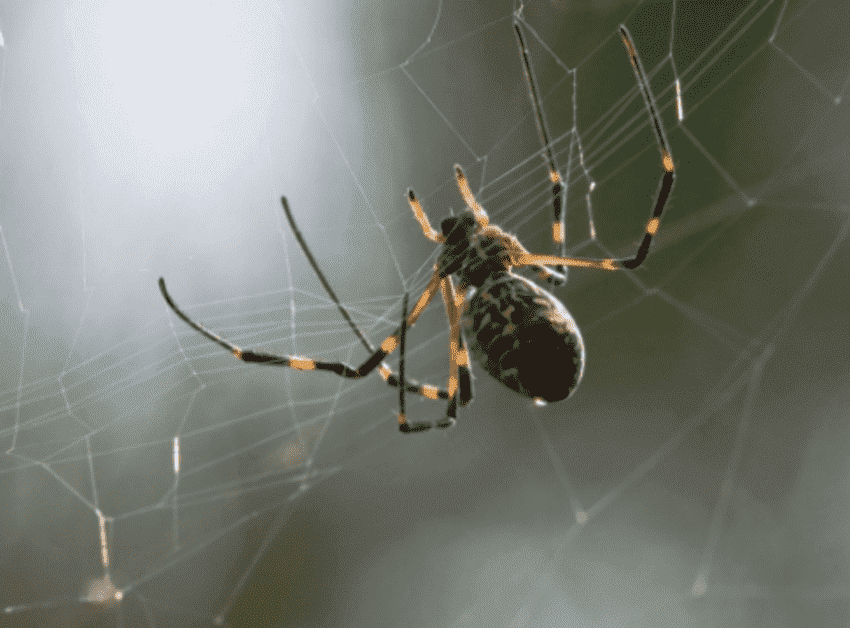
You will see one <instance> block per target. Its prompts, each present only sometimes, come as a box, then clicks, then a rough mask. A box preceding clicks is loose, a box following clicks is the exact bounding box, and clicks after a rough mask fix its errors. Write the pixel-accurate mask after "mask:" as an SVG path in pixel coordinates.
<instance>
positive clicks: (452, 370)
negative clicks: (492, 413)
mask: <svg viewBox="0 0 850 628" xmlns="http://www.w3.org/2000/svg"><path fill="white" fill-rule="evenodd" d="M440 288H441V292H442V294H443V301H444V303H445V306H446V315H447V316H448V318H449V326H450V332H449V383H448V397H449V406H448V408H447V409H446V417H445V419H444V420H442V421H440V422H438V423H437V424H436V425H435V426H434V425H432V424H431V423H430V422H417V423H410V422H408V421H407V416H406V415H405V412H404V397H403V396H402V395H401V394H400V395H399V406H400V411H399V415H398V429H399V431H401V432H404V433H405V434H409V433H413V432H424V431H425V430H428V429H430V428H431V427H437V428H441V429H445V428H447V427H451V426H453V425H454V424H455V423H456V422H457V404H458V395H459V396H460V405H462V406H465V405H467V404H468V403H469V402H470V401H472V376H471V373H470V370H469V353H468V352H467V350H466V345H465V343H464V341H463V335H462V334H461V331H460V316H461V313H462V308H463V306H464V304H465V300H464V299H463V297H460V298H458V296H457V294H456V292H455V289H454V284H453V283H452V277H451V275H447V276H446V277H443V279H442V280H441V285H440ZM404 312H405V313H406V312H407V304H406V302H405V306H404ZM405 315H406V314H405ZM406 334H407V319H406V318H405V319H403V321H402V325H401V334H400V338H399V350H400V351H401V359H400V361H399V378H400V379H401V380H402V382H404V366H403V365H404V349H405V336H406Z"/></svg>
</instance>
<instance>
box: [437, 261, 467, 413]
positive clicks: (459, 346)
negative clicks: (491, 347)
mask: <svg viewBox="0 0 850 628" xmlns="http://www.w3.org/2000/svg"><path fill="white" fill-rule="evenodd" d="M442 290H443V301H444V302H445V305H446V314H447V315H448V317H449V325H450V326H451V327H450V330H449V360H450V365H449V386H448V388H449V394H450V395H451V394H452V393H453V392H454V391H455V390H458V391H459V393H460V399H459V400H460V405H462V406H465V405H467V404H468V403H469V402H470V401H472V375H471V372H470V364H469V352H468V351H467V350H466V343H465V342H464V340H463V334H462V333H461V330H460V321H461V317H462V316H463V311H464V309H466V297H464V296H463V295H459V294H458V293H457V291H456V290H455V286H454V280H453V279H452V276H451V275H448V276H446V277H445V278H443V285H442Z"/></svg>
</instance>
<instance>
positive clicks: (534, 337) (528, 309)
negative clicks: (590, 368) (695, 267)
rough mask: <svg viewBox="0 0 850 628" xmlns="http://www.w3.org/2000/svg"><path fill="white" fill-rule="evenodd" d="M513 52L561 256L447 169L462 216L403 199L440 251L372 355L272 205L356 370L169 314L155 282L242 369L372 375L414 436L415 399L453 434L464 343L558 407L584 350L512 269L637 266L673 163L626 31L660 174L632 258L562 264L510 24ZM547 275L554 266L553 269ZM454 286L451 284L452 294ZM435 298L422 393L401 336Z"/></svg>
mask: <svg viewBox="0 0 850 628" xmlns="http://www.w3.org/2000/svg"><path fill="white" fill-rule="evenodd" d="M514 27H515V30H516V34H517V41H518V43H519V48H520V53H521V56H522V59H523V63H524V67H525V74H526V78H527V81H528V89H529V95H530V98H531V101H532V104H533V108H534V112H535V116H536V119H537V125H538V130H539V131H540V135H541V139H542V142H543V145H544V149H545V157H546V160H547V164H548V165H549V170H550V179H551V180H552V182H553V189H552V192H553V198H554V201H553V202H554V208H555V220H554V222H553V241H554V242H555V244H556V245H557V244H560V245H561V247H562V251H561V253H562V254H561V255H535V254H533V253H530V252H528V251H527V250H526V249H525V247H524V246H523V245H522V244H521V243H520V241H519V240H518V239H517V238H516V237H515V236H513V235H511V234H509V233H507V232H505V231H504V230H502V229H501V228H500V227H497V226H496V225H491V224H490V222H489V217H488V216H487V212H486V211H484V208H483V207H481V205H479V204H478V201H476V199H475V196H474V195H473V194H472V191H471V190H470V187H469V183H468V182H467V179H466V176H465V175H464V173H463V170H462V169H461V167H460V166H458V165H456V166H455V177H456V179H457V185H458V189H459V190H460V193H461V196H462V197H463V200H464V202H465V203H466V207H465V208H464V209H463V211H461V212H460V214H459V215H458V216H452V217H449V218H446V219H444V220H443V221H442V223H441V225H440V227H441V229H440V231H439V232H438V231H436V230H435V229H434V228H433V227H431V224H430V222H429V221H428V218H427V217H426V216H425V212H424V211H423V210H422V206H421V204H420V203H419V201H418V200H417V198H416V195H415V194H414V193H413V191H412V190H408V191H407V202H408V204H409V205H410V208H411V210H412V211H413V215H414V216H415V217H416V220H417V221H418V222H419V226H420V227H421V228H422V233H423V235H424V236H425V237H426V238H428V239H429V240H431V241H432V242H435V243H437V244H440V245H442V250H441V251H440V255H439V257H438V258H437V262H436V264H435V265H434V272H433V274H432V275H431V279H430V281H429V282H428V286H427V287H426V288H425V291H424V292H423V293H422V295H421V296H420V297H419V300H418V301H417V302H416V304H415V305H414V307H413V310H412V311H410V312H409V313H408V311H407V295H405V297H404V305H403V315H402V323H401V325H400V326H399V327H398V329H396V330H395V331H394V332H393V333H392V334H391V335H389V336H387V338H385V339H384V341H383V342H382V343H381V345H380V347H379V348H378V349H377V350H376V349H374V348H373V347H372V345H371V344H370V343H369V341H368V340H367V339H366V337H365V336H364V335H363V334H362V332H361V331H360V330H359V329H358V328H357V326H356V325H355V324H354V322H353V320H352V319H351V316H350V315H349V313H348V311H347V310H346V309H345V307H344V306H343V305H342V302H341V301H340V300H339V298H338V297H337V296H336V294H335V293H334V291H333V289H332V288H331V286H330V284H329V283H328V281H327V279H326V278H325V276H324V274H323V273H322V271H321V270H320V269H319V266H318V264H317V263H316V260H315V259H314V257H313V255H312V254H311V253H310V249H309V248H308V247H307V244H306V242H305V241H304V237H303V236H302V234H301V231H300V230H299V229H298V227H297V225H296V224H295V220H294V218H293V216H292V212H291V211H290V209H289V204H288V203H287V200H286V197H283V198H282V199H281V201H282V203H283V209H284V212H285V213H286V217H287V219H288V220H289V224H290V227H291V228H292V232H293V233H294V234H295V237H296V239H297V240H298V243H299V244H300V245H301V248H302V249H303V251H304V254H305V255H306V257H307V259H308V261H309V262H310V265H311V266H312V267H313V270H314V271H315V273H316V275H317V276H318V278H319V280H320V281H321V282H322V285H323V286H324V287H325V290H327V292H328V294H329V295H330V297H331V299H333V301H334V303H335V304H336V306H337V308H338V309H339V311H340V313H341V314H342V316H343V318H344V319H345V320H346V321H347V322H348V324H349V326H350V327H351V329H352V330H353V331H354V333H355V334H356V335H357V337H358V338H359V340H360V342H361V343H362V344H363V346H364V347H365V348H366V350H367V351H369V352H370V353H371V355H370V356H369V357H368V358H367V359H366V361H364V362H363V363H362V364H361V365H360V366H358V367H352V366H349V365H347V364H344V363H342V362H323V361H320V360H314V359H311V358H304V357H298V356H283V355H275V354H270V353H262V352H258V351H250V350H243V349H241V348H240V347H237V346H236V345H234V344H232V343H230V342H228V341H227V340H224V339H223V338H221V337H220V336H218V335H216V334H214V333H213V332H211V331H209V330H207V329H206V328H204V327H203V326H201V325H199V324H198V323H196V322H194V321H193V320H191V319H190V318H189V317H188V316H186V314H184V313H183V312H182V311H181V310H180V309H179V308H178V307H177V305H175V303H174V301H173V300H172V299H171V296H170V295H169V294H168V292H167V290H166V288H165V281H164V280H163V279H162V278H160V279H159V287H160V290H161V291H162V295H163V297H164V298H165V301H166V302H167V303H168V305H169V306H170V307H171V309H172V310H174V312H175V313H176V314H177V315H178V316H179V317H180V318H181V319H183V320H184V321H185V322H186V323H187V324H189V325H190V326H191V327H193V328H194V329H196V330H197V331H199V332H200V333H202V334H203V335H204V336H206V337H207V338H209V339H210V340H212V341H213V342H216V343H218V344H219V345H221V346H222V347H224V348H225V349H227V350H228V351H230V352H231V353H233V355H234V356H235V357H237V358H238V359H240V360H243V361H245V362H256V363H258V364H270V365H273V366H286V367H289V368H293V369H296V370H299V371H330V372H332V373H336V374H337V375H340V376H342V377H347V378H360V377H365V376H366V375H368V374H369V373H371V372H372V371H373V370H375V369H376V368H377V369H378V373H379V374H380V375H381V377H382V378H383V379H384V381H386V382H387V383H388V384H389V385H390V386H393V387H395V388H398V389H399V397H400V399H399V405H400V408H399V415H398V423H399V429H400V430H401V431H402V432H405V433H409V432H419V431H424V430H427V429H429V428H431V427H433V426H434V425H432V424H431V423H429V422H419V423H411V422H408V420H407V418H406V416H405V412H404V394H405V392H409V393H414V394H419V395H422V396H423V397H426V398H428V399H446V400H448V409H447V411H446V417H445V419H444V420H441V421H440V422H438V423H436V424H435V425H436V427H438V428H445V427H449V426H451V425H453V424H454V423H455V419H456V417H457V406H458V403H460V405H462V406H464V405H466V404H468V403H469V402H470V401H472V378H471V374H470V364H469V353H468V352H467V349H466V341H465V338H469V339H470V341H471V342H470V347H469V348H470V352H471V353H472V355H473V357H474V358H475V360H476V361H477V362H478V363H479V364H480V365H481V366H482V367H483V368H484V370H485V371H487V373H489V374H490V375H491V376H492V377H494V378H495V379H497V380H498V381H500V382H501V383H502V384H504V385H505V386H507V387H508V388H510V389H511V390H514V391H516V392H518V393H520V394H521V395H524V396H526V397H529V398H531V399H534V400H535V401H537V402H538V403H543V402H554V401H562V400H564V399H566V398H567V397H569V396H570V394H571V393H572V392H573V391H574V390H575V389H576V386H578V383H579V381H580V380H581V377H582V374H583V372H584V343H583V341H582V338H581V334H580V332H579V329H578V326H577V325H576V323H575V320H574V319H573V317H572V316H571V315H570V313H569V311H567V309H566V307H564V305H563V304H562V303H561V302H560V301H559V300H558V299H556V298H555V297H554V296H553V295H552V294H550V293H549V292H547V291H546V290H544V289H542V288H540V287H539V286H538V285H536V284H535V283H533V282H532V281H530V280H528V279H526V278H524V277H521V276H519V275H516V274H514V272H513V269H515V268H521V267H524V266H530V267H532V268H534V269H536V270H537V271H538V272H539V273H540V274H541V276H542V277H543V278H544V279H547V280H549V281H551V282H553V283H557V282H558V281H559V280H560V279H561V278H562V276H563V275H562V272H561V271H562V269H563V267H564V266H579V267H585V268H599V269H603V270H612V271H613V270H619V269H622V268H636V267H637V266H639V265H640V264H641V263H642V262H643V260H644V259H645V258H646V255H647V252H648V251H649V245H650V242H651V241H652V236H653V235H654V234H655V233H656V231H657V230H658V226H659V223H660V220H661V214H662V212H663V211H664V205H665V203H666V201H667V198H668V197H669V195H670V192H671V190H672V189H673V183H674V180H675V173H674V168H673V158H672V156H671V154H670V150H669V148H668V146H667V140H666V137H665V133H664V129H663V127H662V126H661V121H660V119H659V117H658V114H657V113H656V105H655V99H654V98H653V96H652V92H651V91H650V87H649V82H648V80H647V78H646V74H645V72H644V70H643V65H642V64H641V61H640V58H639V57H638V54H637V52H636V50H635V47H634V44H633V43H632V40H631V36H630V35H629V32H628V31H627V30H626V27H625V26H622V25H621V26H620V35H621V37H622V40H623V44H624V45H625V47H626V50H627V52H628V54H629V60H630V61H631V64H632V68H633V69H634V73H635V77H636V79H637V84H638V88H639V91H640V92H641V94H642V96H643V100H644V103H645V105H646V108H647V110H648V112H649V117H650V121H651V123H652V126H653V128H654V130H655V137H656V139H657V141H658V146H659V149H660V151H661V165H662V169H663V175H662V178H661V181H660V183H659V189H658V195H657V198H656V201H655V206H654V208H653V210H652V216H651V217H650V219H649V222H648V223H647V225H646V232H645V234H644V238H643V241H642V243H641V245H640V247H639V249H638V251H637V254H636V255H635V256H634V257H633V258H631V259H625V260H618V259H602V260H589V259H580V258H573V257H566V256H565V255H564V254H563V253H564V252H565V251H564V250H563V247H564V243H563V215H562V213H561V209H562V208H561V194H562V189H563V188H562V183H561V176H560V174H559V173H558V170H557V169H556V168H555V166H554V159H553V157H552V153H551V149H550V148H549V140H548V133H547V130H546V125H545V121H544V119H543V117H542V116H541V114H540V106H539V98H538V95H537V88H536V86H535V84H534V77H533V75H532V72H531V66H530V63H529V59H528V52H527V50H526V49H525V44H524V42H523V39H522V31H521V29H520V26H519V23H518V22H516V23H515V24H514ZM548 266H555V267H556V269H557V270H552V269H550V268H548ZM455 279H456V280H457V281H458V285H457V286H455ZM438 291H439V292H441V293H442V297H443V302H444V304H445V308H446V314H447V316H448V321H449V327H450V331H449V377H448V385H447V387H446V389H441V388H438V387H437V386H432V385H429V384H418V383H416V382H413V381H408V380H406V379H405V377H404V367H405V365H404V345H405V338H406V333H407V328H408V327H410V326H413V325H414V324H416V321H417V320H418V319H419V317H420V315H421V314H422V312H424V311H425V308H427V307H428V305H429V304H430V303H431V301H432V300H433V299H434V297H435V296H436V294H437V292H438ZM396 348H400V349H401V357H400V361H399V372H398V373H397V374H396V373H394V372H393V371H392V370H391V369H390V368H389V366H387V365H386V364H385V363H384V362H383V360H384V358H385V357H386V356H388V355H389V354H390V353H392V352H393V351H395V349H396Z"/></svg>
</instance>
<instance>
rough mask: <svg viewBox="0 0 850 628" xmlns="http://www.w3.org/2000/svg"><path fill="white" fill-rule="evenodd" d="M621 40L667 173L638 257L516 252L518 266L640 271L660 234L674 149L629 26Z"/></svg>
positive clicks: (670, 186) (672, 179) (672, 177)
mask: <svg viewBox="0 0 850 628" xmlns="http://www.w3.org/2000/svg"><path fill="white" fill-rule="evenodd" d="M620 37H621V38H622V40H623V45H624V46H625V47H626V52H627V53H628V55H629V61H631V64H632V69H633V70H634V73H635V78H636V79H637V84H638V91H640V93H641V95H642V96H643V102H644V104H645V105H646V110H647V112H648V113H649V121H650V122H651V124H652V128H653V130H654V131H655V139H656V141H657V142H658V149H659V151H660V152H661V166H662V169H663V173H662V175H661V181H660V182H659V184H658V192H657V193H656V197H655V206H654V207H653V210H652V215H651V216H650V217H649V221H648V222H647V223H646V228H645V230H644V236H643V240H642V242H641V243H640V246H639V247H638V250H637V253H635V256H634V257H632V258H628V259H613V258H609V259H602V260H589V259H583V258H579V257H558V256H555V255H534V254H531V253H528V252H527V251H524V252H523V251H517V252H516V253H514V252H513V251H512V255H511V256H512V258H513V262H514V265H515V266H542V265H556V264H563V265H565V266H580V267H585V268H601V269H603V270H619V269H621V268H630V269H631V268H637V267H638V266H640V265H641V264H642V263H643V261H644V260H645V259H646V255H647V253H649V245H650V244H651V243H652V238H653V236H654V235H655V234H656V233H657V232H658V227H659V225H660V224H661V215H662V214H663V213H664V207H665V205H666V204H667V199H668V198H669V197H670V193H671V192H672V190H673V184H674V183H675V182H676V172H675V167H674V165H673V156H672V155H671V154H670V149H669V147H668V143H667V136H666V133H665V132H664V126H663V125H662V124H661V119H660V118H659V117H658V107H657V105H656V104H655V97H654V96H653V95H652V89H651V88H650V85H649V80H648V79H647V78H646V72H644V69H643V63H641V60H640V56H639V55H638V53H637V50H636V49H635V46H634V43H633V42H632V38H631V35H629V31H628V30H626V27H625V26H623V25H622V24H621V25H620Z"/></svg>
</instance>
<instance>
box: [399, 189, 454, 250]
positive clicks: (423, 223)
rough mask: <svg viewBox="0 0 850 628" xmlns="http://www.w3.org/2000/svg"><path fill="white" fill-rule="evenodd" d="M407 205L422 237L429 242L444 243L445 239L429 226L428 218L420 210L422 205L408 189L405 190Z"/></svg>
mask: <svg viewBox="0 0 850 628" xmlns="http://www.w3.org/2000/svg"><path fill="white" fill-rule="evenodd" d="M407 203H408V205H410V209H411V210H412V211H413V215H414V216H416V220H417V221H418V222H419V226H420V227H422V233H423V235H424V236H425V237H426V238H428V239H429V240H431V242H436V243H437V244H442V243H443V242H445V241H446V237H445V236H444V235H443V234H442V233H440V232H439V231H437V230H436V229H434V227H432V226H431V223H430V222H429V221H428V216H426V215H425V212H424V211H423V209H422V204H421V203H420V202H419V199H418V198H416V194H414V193H413V190H411V189H409V188H408V190H407Z"/></svg>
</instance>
